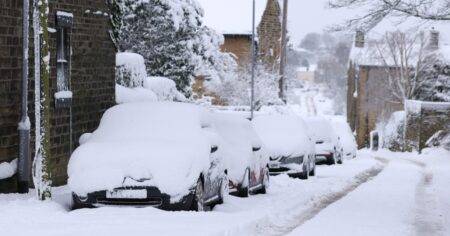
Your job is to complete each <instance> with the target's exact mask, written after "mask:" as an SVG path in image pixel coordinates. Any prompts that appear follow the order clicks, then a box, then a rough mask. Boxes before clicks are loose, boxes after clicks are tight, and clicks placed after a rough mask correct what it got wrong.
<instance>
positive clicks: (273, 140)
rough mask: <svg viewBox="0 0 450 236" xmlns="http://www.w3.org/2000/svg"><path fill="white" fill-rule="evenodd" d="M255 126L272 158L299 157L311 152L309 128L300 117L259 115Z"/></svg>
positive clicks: (254, 121)
mask: <svg viewBox="0 0 450 236" xmlns="http://www.w3.org/2000/svg"><path fill="white" fill-rule="evenodd" d="M253 124H254V126H255V129H256V132H257V133H258V135H259V137H260V138H261V140H262V142H263V144H264V146H265V147H266V149H267V152H268V154H269V155H270V156H271V157H281V156H292V157H298V156H302V155H308V154H309V152H310V151H311V150H309V140H308V136H307V132H308V131H307V128H306V126H305V123H304V122H303V120H302V119H301V118H300V117H298V116H295V115H259V116H256V117H255V118H254V119H253Z"/></svg>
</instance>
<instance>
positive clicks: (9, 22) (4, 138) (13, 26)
mask: <svg viewBox="0 0 450 236" xmlns="http://www.w3.org/2000/svg"><path fill="white" fill-rule="evenodd" d="M21 15H22V1H20V0H0V163H1V162H4V161H11V160H13V159H15V158H17V157H18V141H19V139H18V132H17V122H18V121H19V119H20V86H21V83H20V81H21V74H22V69H21V68H22V67H21V60H22V47H21V44H20V43H19V42H21V41H22V27H20V26H21V24H22V17H21ZM15 181H16V180H15V178H11V179H8V180H5V181H2V182H3V184H0V192H2V191H3V192H6V191H14V190H15V187H16V185H15Z"/></svg>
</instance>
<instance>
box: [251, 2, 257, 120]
mask: <svg viewBox="0 0 450 236" xmlns="http://www.w3.org/2000/svg"><path fill="white" fill-rule="evenodd" d="M255 4H256V3H255V0H253V7H252V11H253V13H252V50H251V51H252V56H251V58H252V80H251V96H250V119H252V120H253V117H254V111H255V64H256V55H255V51H256V49H255Z"/></svg>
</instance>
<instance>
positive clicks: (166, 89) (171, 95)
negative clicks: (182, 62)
mask: <svg viewBox="0 0 450 236" xmlns="http://www.w3.org/2000/svg"><path fill="white" fill-rule="evenodd" d="M144 88H146V89H148V90H150V91H152V92H153V93H154V94H155V95H156V98H157V100H158V101H179V102H183V101H186V97H185V96H184V95H183V94H182V93H180V92H179V91H178V90H177V88H176V85H175V82H173V80H170V79H168V78H165V77H148V78H146V79H145V80H144Z"/></svg>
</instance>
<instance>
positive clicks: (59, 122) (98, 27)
mask: <svg viewBox="0 0 450 236" xmlns="http://www.w3.org/2000/svg"><path fill="white" fill-rule="evenodd" d="M57 10H62V11H66V12H71V13H73V15H74V25H73V29H72V32H71V33H70V35H71V46H72V56H71V60H72V61H71V90H72V92H73V102H72V104H73V105H72V109H70V108H55V106H54V98H53V94H54V93H55V92H56V34H54V33H51V34H50V55H51V60H50V63H51V79H50V85H51V91H50V97H51V99H52V101H51V110H50V114H51V122H50V123H51V130H50V135H51V140H50V143H51V161H50V166H51V169H52V173H51V174H52V179H53V183H54V184H55V185H61V184H64V183H66V180H67V163H68V160H69V157H70V154H71V151H72V150H73V149H74V148H75V147H76V146H77V145H78V138H79V137H80V135H81V134H82V133H84V132H92V131H93V130H94V129H95V128H96V127H97V126H98V123H99V119H100V117H101V115H102V114H103V112H104V111H105V110H106V109H107V108H109V107H111V106H112V105H114V83H115V82H114V66H115V48H114V45H113V44H112V42H111V40H110V38H109V34H108V31H109V29H110V24H109V17H108V16H106V15H104V14H103V13H107V12H108V9H107V6H106V4H105V1H104V0H76V1H74V0H58V1H50V14H49V26H50V27H52V28H55V24H54V23H55V15H56V11H57ZM94 12H95V13H96V14H94ZM99 12H102V14H100V13H99ZM0 13H1V14H0V162H2V161H5V160H12V159H14V158H16V157H17V156H18V154H17V152H18V137H17V122H18V120H19V113H20V90H19V89H20V78H21V75H20V74H21V73H20V72H21V64H20V58H21V53H22V52H21V43H20V42H21V38H20V35H21V1H20V0H0ZM31 45H32V42H31ZM31 50H32V49H31ZM5 52H8V53H5ZM31 56H32V55H31ZM32 60H33V59H32V58H31V60H30V61H32ZM30 67H31V68H32V65H31V66H30ZM30 76H32V71H31V72H30ZM29 89H30V96H29V104H30V105H29V108H30V111H29V114H30V118H31V121H32V123H33V124H32V129H33V130H34V122H33V121H34V110H33V109H34V108H33V104H34V103H33V101H34V98H33V92H32V91H33V90H34V83H33V79H32V78H31V79H30V87H29ZM71 114H72V116H71ZM71 117H72V119H71ZM71 121H72V124H71ZM33 130H32V134H33V133H34V132H33ZM71 134H72V135H71ZM32 142H34V140H33V138H32ZM33 146H34V145H31V147H33ZM32 156H34V153H32ZM11 182H14V179H11V180H6V181H0V191H2V186H3V191H5V190H8V191H10V190H11V188H12V186H14V184H11Z"/></svg>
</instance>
